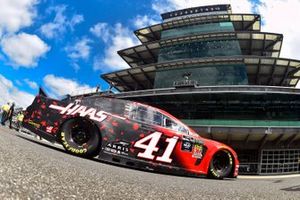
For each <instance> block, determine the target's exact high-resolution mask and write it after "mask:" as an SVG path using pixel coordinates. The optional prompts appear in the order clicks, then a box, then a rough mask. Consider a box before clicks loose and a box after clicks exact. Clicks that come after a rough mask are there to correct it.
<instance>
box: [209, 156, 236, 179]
mask: <svg viewBox="0 0 300 200" xmlns="http://www.w3.org/2000/svg"><path fill="white" fill-rule="evenodd" d="M232 168H233V158H232V155H231V154H230V152H228V151H227V150H221V151H218V152H217V153H216V154H215V155H214V156H213V158H212V159H211V161H210V165H209V176H210V177H211V178H215V179H223V178H225V177H229V176H230V173H231V171H232Z"/></svg>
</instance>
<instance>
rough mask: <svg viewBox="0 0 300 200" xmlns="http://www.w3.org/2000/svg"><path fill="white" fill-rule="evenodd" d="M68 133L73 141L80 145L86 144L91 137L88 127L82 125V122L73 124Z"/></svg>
mask: <svg viewBox="0 0 300 200" xmlns="http://www.w3.org/2000/svg"><path fill="white" fill-rule="evenodd" d="M70 135H71V139H72V140H73V142H75V143H76V144H78V145H80V146H82V145H84V144H86V143H87V142H88V141H89V140H90V138H91V133H90V131H89V129H88V128H87V127H84V126H83V125H82V124H75V125H74V126H73V127H72V128H71V134H70Z"/></svg>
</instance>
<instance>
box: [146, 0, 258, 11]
mask: <svg viewBox="0 0 300 200" xmlns="http://www.w3.org/2000/svg"><path fill="white" fill-rule="evenodd" d="M216 4H231V7H232V10H233V12H238V13H241V12H245V13H251V10H252V8H253V6H254V3H252V2H251V1H249V0H201V1H195V0H154V1H153V3H152V9H153V10H155V11H157V12H158V13H164V12H170V11H173V10H179V9H184V8H190V7H196V6H207V5H216Z"/></svg>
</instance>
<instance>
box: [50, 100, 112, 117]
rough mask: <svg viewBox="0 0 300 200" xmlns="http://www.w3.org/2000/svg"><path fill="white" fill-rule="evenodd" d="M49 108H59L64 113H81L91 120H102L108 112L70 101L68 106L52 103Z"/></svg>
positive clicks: (80, 114) (81, 115)
mask: <svg viewBox="0 0 300 200" xmlns="http://www.w3.org/2000/svg"><path fill="white" fill-rule="evenodd" d="M49 108H52V109H54V110H59V111H60V114H62V115H63V114H65V115H75V114H79V116H80V117H85V116H88V117H89V118H90V119H91V120H94V121H98V122H102V121H104V120H105V119H106V118H107V114H106V113H105V112H104V111H97V110H96V109H95V108H87V107H86V106H81V105H79V104H77V105H76V104H73V103H70V104H69V105H67V106H66V107H63V106H57V105H53V104H51V105H50V106H49Z"/></svg>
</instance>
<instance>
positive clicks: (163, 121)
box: [126, 103, 189, 134]
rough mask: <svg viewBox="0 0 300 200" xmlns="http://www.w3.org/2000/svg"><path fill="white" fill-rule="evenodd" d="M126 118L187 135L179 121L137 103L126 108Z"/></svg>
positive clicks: (186, 129)
mask: <svg viewBox="0 0 300 200" xmlns="http://www.w3.org/2000/svg"><path fill="white" fill-rule="evenodd" d="M126 112H127V114H126V115H127V116H128V118H130V119H132V120H136V121H140V122H144V123H147V124H153V125H159V126H163V127H165V128H168V129H172V130H174V131H177V132H181V133H185V134H188V133H189V131H188V128H187V127H185V126H184V125H183V124H182V123H180V121H178V120H176V119H172V118H170V117H168V116H166V115H164V114H163V113H161V112H160V111H159V110H157V109H155V108H153V107H150V106H144V105H141V104H138V103H131V104H128V105H127V106H126Z"/></svg>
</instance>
